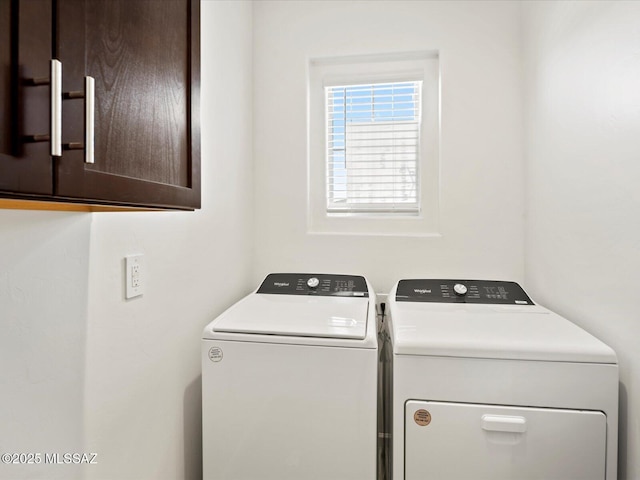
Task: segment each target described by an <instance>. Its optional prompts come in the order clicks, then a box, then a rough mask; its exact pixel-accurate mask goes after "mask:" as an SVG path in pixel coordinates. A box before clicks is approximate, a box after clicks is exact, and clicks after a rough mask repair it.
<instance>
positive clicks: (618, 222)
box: [523, 2, 640, 479]
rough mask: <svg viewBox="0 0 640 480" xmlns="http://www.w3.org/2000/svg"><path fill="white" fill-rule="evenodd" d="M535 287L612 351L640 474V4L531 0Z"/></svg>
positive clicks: (531, 257) (530, 196) (530, 237)
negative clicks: (639, 286) (618, 370)
mask: <svg viewBox="0 0 640 480" xmlns="http://www.w3.org/2000/svg"><path fill="white" fill-rule="evenodd" d="M523 14H524V15H523V19H524V32H525V36H524V39H525V42H524V46H525V50H524V53H525V59H526V60H527V62H526V75H525V78H526V79H527V82H526V89H525V98H526V110H527V122H526V132H527V134H528V135H527V169H526V179H527V207H528V209H527V210H528V218H527V230H526V232H527V233H526V245H527V246H526V284H527V286H528V287H529V289H530V291H531V293H532V294H533V295H534V296H535V297H536V298H537V299H538V300H539V301H540V302H541V303H544V304H546V305H547V306H548V307H550V308H553V309H555V310H557V311H559V312H561V313H563V314H565V315H566V316H567V317H568V318H570V319H572V320H574V321H575V322H576V323H579V324H580V325H582V326H583V327H584V328H585V329H586V330H588V331H590V332H591V333H593V334H594V335H596V336H598V337H599V338H601V339H602V340H603V341H605V342H606V343H608V344H609V345H610V346H611V347H613V348H614V349H615V350H616V352H617V354H618V358H619V362H620V383H621V385H620V408H621V417H620V455H619V457H620V462H619V478H621V479H637V478H640V402H638V398H640V381H639V378H640V377H639V372H640V349H639V348H638V339H640V322H638V316H639V314H638V311H639V310H638V299H639V298H640V296H639V295H638V292H637V288H638V284H639V283H640V274H639V272H640V189H639V188H638V185H639V183H640V162H639V159H640V141H639V139H640V28H639V27H638V26H639V25H640V3H638V2H530V3H528V4H526V6H525V8H524V10H523Z"/></svg>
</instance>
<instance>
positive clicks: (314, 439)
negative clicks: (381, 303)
mask: <svg viewBox="0 0 640 480" xmlns="http://www.w3.org/2000/svg"><path fill="white" fill-rule="evenodd" d="M375 303H376V297H375V293H374V291H373V289H372V288H371V286H370V285H369V284H368V282H367V281H366V279H365V278H364V277H361V276H351V275H319V274H271V275H269V276H267V278H266V279H265V280H264V282H263V283H262V284H261V286H260V287H259V288H258V289H257V291H255V292H253V293H251V294H250V295H248V296H247V297H245V298H243V299H242V300H240V301H239V302H238V303H236V304H235V305H233V306H232V307H231V308H229V309H228V310H227V311H225V312H224V313H223V314H222V315H220V316H219V317H218V318H216V319H215V320H214V321H213V322H211V323H210V324H209V325H207V327H206V328H205V329H204V333H203V340H202V415H203V474H204V479H205V480H214V479H215V480H270V479H273V480H287V479H290V480H307V479H326V480H330V479H331V480H373V479H375V478H376V444H377V394H376V385H377V362H378V358H377V357H378V343H377V328H376V305H375Z"/></svg>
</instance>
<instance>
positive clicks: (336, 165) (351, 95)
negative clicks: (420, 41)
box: [325, 81, 422, 213]
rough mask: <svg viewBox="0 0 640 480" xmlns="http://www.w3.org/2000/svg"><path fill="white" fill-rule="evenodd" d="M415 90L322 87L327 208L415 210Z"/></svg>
mask: <svg viewBox="0 0 640 480" xmlns="http://www.w3.org/2000/svg"><path fill="white" fill-rule="evenodd" d="M421 89H422V82H421V81H415V82H395V83H375V84H363V85H346V86H342V85H340V86H332V87H325V95H326V100H325V104H326V109H327V111H326V118H327V179H326V184H327V212H335V213H339V212H405V213H418V212H419V209H420V202H419V198H418V195H419V188H418V184H419V168H420V165H419V162H418V158H419V147H420V120H421V108H420V107H421V102H420V92H421Z"/></svg>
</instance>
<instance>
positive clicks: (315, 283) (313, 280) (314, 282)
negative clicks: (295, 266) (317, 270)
mask: <svg viewBox="0 0 640 480" xmlns="http://www.w3.org/2000/svg"><path fill="white" fill-rule="evenodd" d="M318 285H320V280H318V279H317V278H316V277H311V278H310V279H309V280H307V286H308V287H309V288H318Z"/></svg>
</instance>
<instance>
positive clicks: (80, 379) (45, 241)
mask: <svg viewBox="0 0 640 480" xmlns="http://www.w3.org/2000/svg"><path fill="white" fill-rule="evenodd" d="M90 229H91V216H90V215H88V214H82V213H59V212H26V211H6V210H5V211H0V453H3V454H4V453H41V454H42V455H43V456H42V457H41V458H40V461H41V463H40V464H38V465H33V464H31V465H11V464H10V465H5V464H4V463H0V478H2V479H17V478H24V479H45V478H46V479H51V480H57V479H60V480H63V479H64V480H68V479H75V478H80V474H81V472H80V470H79V469H78V468H75V467H73V466H64V465H54V466H52V465H45V464H44V461H45V460H44V454H45V453H65V452H82V451H83V448H84V447H83V428H82V410H83V403H84V375H85V365H84V354H85V343H86V335H87V277H88V272H89V232H90ZM34 461H35V457H34Z"/></svg>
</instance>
